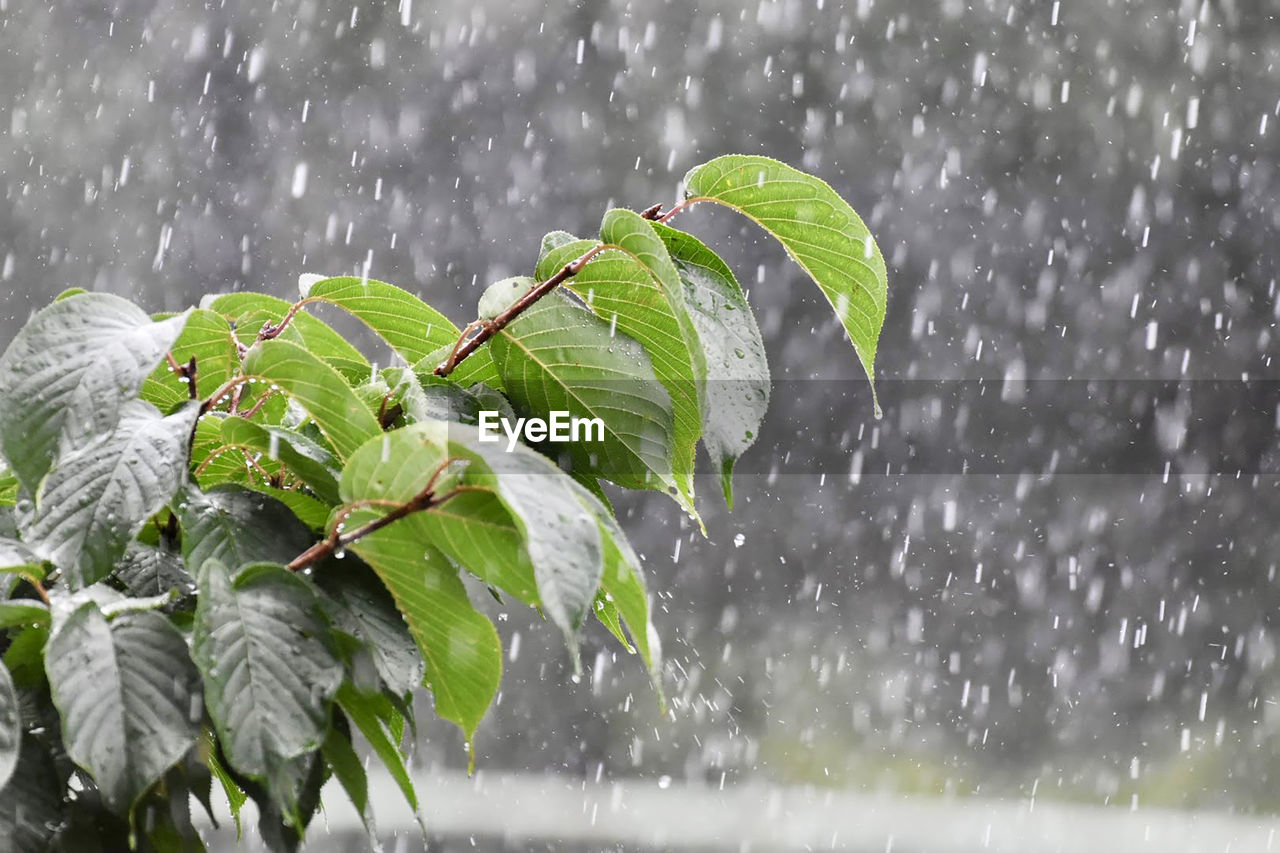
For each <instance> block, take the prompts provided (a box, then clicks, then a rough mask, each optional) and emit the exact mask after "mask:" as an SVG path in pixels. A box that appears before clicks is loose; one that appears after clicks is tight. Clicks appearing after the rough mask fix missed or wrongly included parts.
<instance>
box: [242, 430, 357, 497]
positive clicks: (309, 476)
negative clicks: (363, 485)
mask: <svg viewBox="0 0 1280 853" xmlns="http://www.w3.org/2000/svg"><path fill="white" fill-rule="evenodd" d="M222 440H223V441H225V442H226V443H227V444H228V445H233V446H236V447H241V448H247V449H250V450H256V451H258V452H260V453H264V454H266V457H267V459H269V460H271V461H273V462H276V461H278V462H282V463H284V465H285V466H287V467H288V468H289V470H290V471H292V472H293V473H294V474H296V475H297V476H298V478H299V479H301V480H302V481H303V482H304V483H306V484H307V486H308V487H309V488H310V489H311V491H313V492H315V495H316V497H318V498H319V499H320V500H322V501H324V502H325V503H328V504H336V503H337V502H338V471H337V469H336V467H335V464H334V459H333V454H331V453H329V451H327V450H325V449H324V448H323V447H321V446H320V445H318V444H316V443H315V442H314V441H311V440H310V439H308V438H307V437H306V436H304V435H302V434H301V433H298V432H294V431H293V430H289V429H285V428H284V427H278V426H262V425H260V424H256V423H254V422H253V421H247V420H245V419H244V418H240V417H235V416H234V415H233V416H230V417H226V418H223V419H222Z"/></svg>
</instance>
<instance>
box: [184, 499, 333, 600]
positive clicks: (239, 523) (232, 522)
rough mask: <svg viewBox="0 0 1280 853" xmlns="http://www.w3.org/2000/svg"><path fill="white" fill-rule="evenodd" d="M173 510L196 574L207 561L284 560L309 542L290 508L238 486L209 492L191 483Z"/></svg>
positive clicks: (237, 565)
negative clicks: (202, 490)
mask: <svg viewBox="0 0 1280 853" xmlns="http://www.w3.org/2000/svg"><path fill="white" fill-rule="evenodd" d="M174 511H175V512H176V513H177V515H178V521H179V522H180V523H181V525H182V556H183V559H184V560H186V563H187V568H188V569H189V570H190V571H191V572H192V573H194V574H195V576H196V578H197V579H198V578H199V577H200V576H201V575H202V574H203V573H204V571H205V565H206V564H207V563H209V562H210V561H217V562H219V563H221V564H222V565H223V566H226V567H227V568H229V569H230V570H231V571H233V572H234V571H235V570H237V569H239V568H240V567H241V566H244V565H247V564H249V563H288V562H289V561H290V560H292V559H293V558H294V557H296V556H298V555H299V554H301V553H302V552H303V551H305V550H306V549H307V548H308V547H310V546H311V544H312V537H311V532H310V531H309V530H308V529H307V528H306V526H305V525H304V524H303V523H302V522H300V521H299V520H298V518H297V517H296V516H295V515H294V514H293V513H292V512H290V511H289V508H288V507H286V506H285V505H284V504H282V503H280V502H279V501H277V500H274V499H273V498H270V497H268V496H267V495H264V494H261V493H259V492H255V491H251V490H249V489H244V488H241V487H239V486H225V487H221V488H217V489H212V490H210V491H208V492H201V491H200V490H199V489H196V488H195V487H193V486H189V487H188V488H187V489H186V490H185V491H184V492H183V493H182V494H181V495H180V496H179V498H178V500H177V501H176V503H175V507H174Z"/></svg>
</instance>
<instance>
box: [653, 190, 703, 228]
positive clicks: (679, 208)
mask: <svg viewBox="0 0 1280 853" xmlns="http://www.w3.org/2000/svg"><path fill="white" fill-rule="evenodd" d="M700 201H707V199H705V198H703V197H702V196H693V197H691V198H686V199H685V200H684V201H682V202H680V203H679V204H677V205H676V206H675V207H673V208H671V209H670V210H668V211H667V212H666V213H664V214H662V217H661V218H660V219H658V220H657V221H658V222H661V223H662V224H663V225H666V224H667V223H668V222H670V221H671V220H672V219H673V218H674V217H675V215H676V214H677V213H681V212H683V211H685V210H688V209H689V208H691V207H693V206H694V205H695V204H697V203H698V202H700Z"/></svg>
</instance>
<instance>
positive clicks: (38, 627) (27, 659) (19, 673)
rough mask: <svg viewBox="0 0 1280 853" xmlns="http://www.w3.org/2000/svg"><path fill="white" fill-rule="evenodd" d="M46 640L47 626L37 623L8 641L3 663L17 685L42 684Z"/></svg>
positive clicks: (34, 685)
mask: <svg viewBox="0 0 1280 853" xmlns="http://www.w3.org/2000/svg"><path fill="white" fill-rule="evenodd" d="M48 640H49V628H48V627H47V626H46V625H42V624H39V623H37V624H35V625H33V626H32V627H30V628H25V629H23V630H21V631H19V632H18V633H17V634H16V635H14V637H13V640H12V641H11V642H10V643H9V648H8V649H6V650H5V653H4V658H3V660H4V665H5V666H7V667H8V668H9V672H10V673H12V674H13V680H14V682H15V683H16V684H17V685H18V686H19V687H29V688H37V687H41V686H43V685H44V681H45V677H44V646H45V643H46V642H48ZM0 799H2V798H0Z"/></svg>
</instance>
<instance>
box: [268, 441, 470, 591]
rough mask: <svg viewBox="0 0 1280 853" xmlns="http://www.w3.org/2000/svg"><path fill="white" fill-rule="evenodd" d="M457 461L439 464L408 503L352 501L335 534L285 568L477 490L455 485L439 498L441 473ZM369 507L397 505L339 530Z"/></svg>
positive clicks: (294, 568) (300, 565)
mask: <svg viewBox="0 0 1280 853" xmlns="http://www.w3.org/2000/svg"><path fill="white" fill-rule="evenodd" d="M457 461H458V460H457V459H455V458H453V457H449V458H447V459H445V460H444V461H443V462H441V463H440V464H439V466H437V467H436V469H435V471H433V472H432V474H431V477H430V479H428V480H427V484H426V485H425V486H423V487H422V491H420V492H418V493H417V494H416V495H414V496H413V497H411V498H409V500H407V501H405V502H404V503H395V502H392V501H385V500H378V499H372V500H364V501H356V502H355V503H351V504H348V505H347V506H345V507H343V508H342V510H340V511H339V513H338V515H337V517H336V518H335V519H334V524H333V533H332V534H330V535H329V537H328V538H326V539H322V540H321V541H319V542H317V543H316V544H314V545H312V546H311V547H310V548H308V549H307V550H305V551H303V552H302V553H301V554H299V555H298V556H297V557H294V558H293V560H292V562H290V563H289V565H287V566H285V568H287V569H288V570H289V571H291V572H296V571H298V570H299V569H304V568H306V567H307V566H310V565H312V564H313V563H317V562H319V561H320V560H323V559H324V558H325V557H328V556H329V555H330V554H332V553H334V552H335V551H338V550H340V549H342V548H345V547H346V546H348V545H350V544H351V543H352V542H355V541H356V540H358V539H363V538H364V537H366V536H368V535H369V534H370V533H375V532H377V531H379V530H381V529H382V528H384V527H386V526H387V525H388V524H391V523H392V522H395V521H399V520H400V519H402V518H404V517H405V516H406V515H410V514H412V513H415V512H423V511H424V510H428V509H431V508H432V507H436V506H439V505H440V504H442V503H444V502H445V501H447V500H449V499H450V498H452V497H454V496H455V495H459V494H461V493H462V492H470V491H475V489H476V487H475V486H454V487H453V488H452V489H450V490H449V491H447V492H445V493H444V494H443V495H440V496H438V497H437V496H436V492H435V489H436V481H437V480H439V479H440V475H441V474H443V473H444V472H445V470H447V469H448V467H449V464H450V463H452V462H457ZM368 506H392V507H394V508H393V509H392V510H391V511H390V512H388V513H387V514H386V515H384V516H382V517H380V518H375V519H374V520H373V521H370V522H368V523H367V524H362V525H360V526H359V527H357V528H356V529H355V530H352V531H349V532H347V533H341V534H340V533H338V528H339V526H341V524H342V523H343V522H344V521H346V519H347V516H348V515H350V514H351V513H352V512H354V511H355V510H357V509H361V508H363V507H368Z"/></svg>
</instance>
